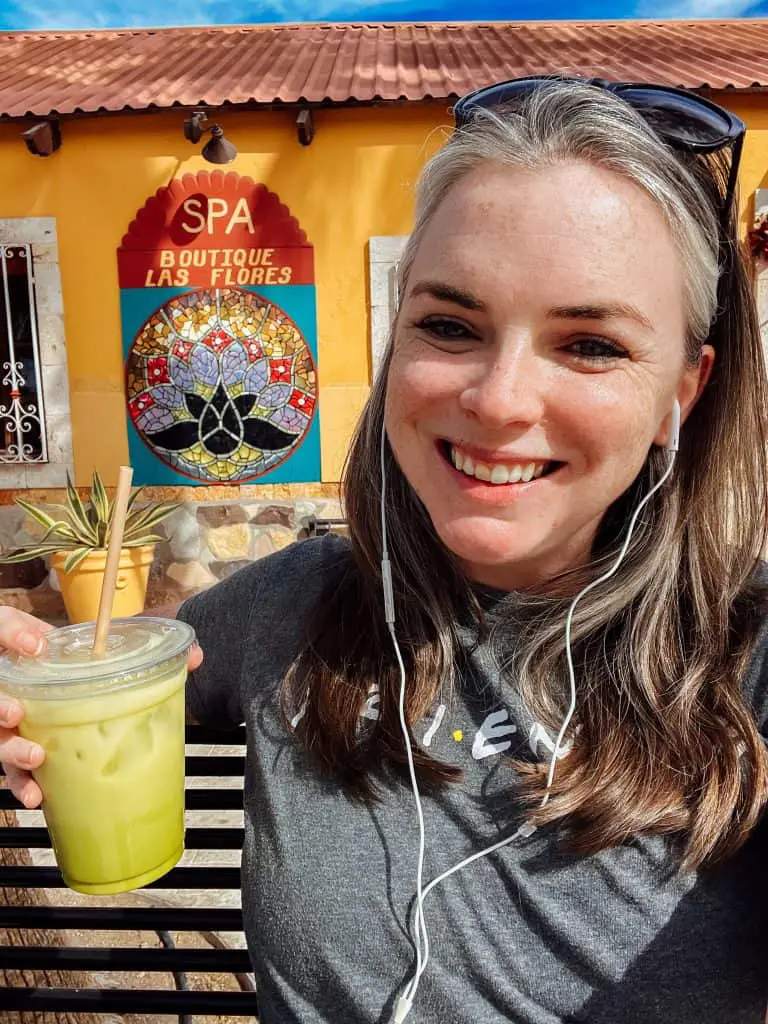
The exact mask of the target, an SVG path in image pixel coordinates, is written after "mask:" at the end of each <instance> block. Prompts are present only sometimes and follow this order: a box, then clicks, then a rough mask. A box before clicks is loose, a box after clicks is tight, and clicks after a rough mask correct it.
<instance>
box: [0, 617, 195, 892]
mask: <svg viewBox="0 0 768 1024" xmlns="http://www.w3.org/2000/svg"><path fill="white" fill-rule="evenodd" d="M93 629H94V626H93V623H86V624H84V625H78V626H67V627H65V628H64V629H58V630H54V631H53V632H51V633H49V634H48V635H47V644H46V650H45V652H44V654H43V655H42V656H41V657H39V658H25V657H21V656H17V655H6V656H4V657H1V658H0V690H3V691H5V692H7V693H9V694H11V695H12V696H13V697H15V698H16V699H18V700H19V701H20V702H21V703H22V704H23V706H24V719H23V721H22V723H21V726H20V729H19V731H20V732H21V734H22V735H23V736H25V737H26V738H27V739H30V740H33V741H34V742H35V743H39V744H40V746H41V747H42V748H43V750H45V753H46V759H45V762H44V763H43V764H42V765H41V767H40V768H38V769H37V771H36V772H35V773H34V774H35V778H36V780H37V782H38V783H39V785H40V788H41V789H42V791H43V812H44V814H45V820H46V823H47V825H48V830H49V832H50V835H51V841H52V843H53V849H54V852H55V854H56V861H57V863H58V865H59V867H60V868H61V873H62V875H63V877H64V881H65V882H66V884H67V885H68V886H70V888H72V889H77V890H78V891H79V892H85V893H92V894H104V893H117V892H127V891H128V890H130V889H136V888H138V887H139V886H142V885H146V884H147V883H148V882H151V881H153V880H154V879H156V878H159V877H160V876H161V875H164V874H165V873H166V872H167V871H169V870H170V869H171V868H172V867H173V866H174V864H176V862H177V861H178V860H179V858H180V856H181V854H182V852H183V849H184V684H185V681H186V676H187V651H188V650H189V647H190V645H191V643H192V641H193V640H194V633H193V631H192V629H191V628H190V627H189V626H187V625H186V624H185V623H182V622H176V621H174V620H171V619H154V618H148V617H147V618H137V619H116V620H114V621H113V622H112V623H111V624H110V630H109V638H108V641H107V651H106V654H105V655H104V656H102V657H98V658H95V657H93V655H92V654H91V644H92V642H93Z"/></svg>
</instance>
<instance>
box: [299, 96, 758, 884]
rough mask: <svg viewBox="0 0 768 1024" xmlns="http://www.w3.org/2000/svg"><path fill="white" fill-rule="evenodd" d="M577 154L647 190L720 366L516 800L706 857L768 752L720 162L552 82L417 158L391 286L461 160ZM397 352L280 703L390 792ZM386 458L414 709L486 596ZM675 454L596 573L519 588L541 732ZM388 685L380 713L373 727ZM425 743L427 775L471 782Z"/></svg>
mask: <svg viewBox="0 0 768 1024" xmlns="http://www.w3.org/2000/svg"><path fill="white" fill-rule="evenodd" d="M563 159H581V160H587V161H589V162H592V163H596V164H599V165H601V166H604V167H607V168H609V169H611V170H613V171H615V172H617V173H619V174H622V175H623V176H624V177H626V178H628V179H629V180H631V181H633V182H635V183H636V184H637V185H638V186H639V187H640V188H643V189H644V190H645V191H646V192H648V193H649V194H650V195H651V196H652V197H653V198H654V199H655V201H656V202H657V203H658V205H659V207H660V209H661V211H662V213H663V214H664V216H665V218H666V219H667V222H668V224H669V226H670V229H671V230H672V231H673V237H674V238H675V240H676V243H677V245H678V248H679V251H680V256H681V259H682V260H683V265H684V267H685V268H686V273H687V282H686V303H687V307H688V339H687V345H688V351H687V357H688V359H689V360H690V361H692V362H696V361H697V360H698V358H699V351H700V347H701V345H702V344H703V343H704V342H705V341H709V343H710V344H712V345H713V346H714V348H715V350H716V359H715V368H714V372H713V374H712V377H711V379H710V381H709V383H708V385H707V387H706V388H705V389H704V392H703V394H702V395H701V397H700V399H699V401H698V403H697V404H696V406H695V407H694V409H693V411H692V412H691V414H690V416H689V418H688V420H687V421H686V423H685V425H684V428H683V432H682V440H681V446H680V452H679V455H678V457H677V461H676V465H675V468H674V471H673V474H672V477H671V478H670V480H669V481H668V482H667V484H666V485H665V486H664V488H662V490H661V491H660V492H657V494H656V495H655V496H654V499H653V500H652V501H651V502H650V503H649V505H648V506H647V507H646V513H647V514H646V515H644V517H643V519H642V522H641V523H640V524H639V525H638V528H637V530H636V533H635V535H634V537H633V540H632V544H631V547H630V549H629V552H628V555H627V557H626V559H625V561H624V562H623V564H622V567H621V570H620V571H619V573H618V574H617V575H616V576H615V577H614V578H613V579H612V580H610V581H608V582H606V583H604V584H602V585H601V586H600V587H598V588H596V589H595V590H594V591H593V592H591V593H590V594H589V595H588V596H587V597H585V599H584V600H583V601H582V602H581V603H580V605H579V606H578V608H577V611H576V614H575V616H574V621H573V629H572V649H573V654H574V662H575V664H576V666H577V686H578V707H577V714H576V718H575V719H574V723H573V724H574V728H573V729H572V732H571V736H570V741H571V744H570V749H569V753H568V755H567V756H566V757H564V758H563V760H562V761H561V762H560V764H559V765H558V770H557V772H556V774H555V779H554V784H553V788H552V790H551V793H550V798H549V800H548V802H547V803H546V805H545V806H544V807H541V806H540V804H541V800H542V796H543V793H544V787H545V782H546V769H547V766H546V765H541V764H539V765H531V764H527V763H523V762H520V763H518V762H513V765H512V766H513V768H515V769H516V772H517V775H516V779H517V783H516V790H515V793H514V797H515V798H516V799H519V800H522V801H523V802H524V803H525V804H527V805H528V806H529V807H530V808H531V811H530V816H531V817H532V819H533V821H534V822H535V823H536V824H538V825H543V824H546V823H550V822H558V823H560V824H561V825H562V826H563V827H564V829H565V831H566V832H567V833H568V835H569V840H570V844H571V847H572V848H573V849H574V850H576V851H579V852H583V853H591V852H596V851H598V850H600V849H603V848H605V847H609V846H613V845H616V844H618V843H621V842H622V841H624V840H626V839H628V838H629V837H631V836H633V835H636V834H641V833H646V834H667V835H672V836H674V837H675V838H676V839H677V840H679V842H680V844H681V847H682V848H681V863H682V864H683V865H684V866H685V867H687V868H695V867H697V866H699V865H701V864H703V863H706V862H714V861H716V860H718V859H722V858H723V857H725V856H727V855H729V854H731V853H733V852H734V851H735V850H737V849H738V847H739V846H740V845H741V844H742V843H743V842H744V841H745V839H746V838H747V836H748V835H749V833H750V831H751V829H752V828H753V827H754V826H755V824H756V822H757V820H758V817H759V815H760V812H761V810H762V808H763V806H764V803H765V801H766V797H767V796H768V756H767V755H766V751H765V748H764V746H763V744H762V742H761V740H760V736H759V734H758V730H757V727H756V724H755V721H754V718H753V715H752V713H751V711H750V709H749V708H748V707H747V705H746V703H745V701H744V698H743V696H742V693H741V679H742V677H743V675H744V672H745V669H746V666H747V663H748V660H749V656H750V653H751V651H752V648H753V646H754V642H755V637H756V634H757V630H758V627H759V624H760V621H761V618H762V615H763V612H764V609H765V600H764V596H763V590H762V588H761V587H760V586H759V585H758V584H757V582H756V581H755V570H756V567H757V564H758V560H759V557H760V554H761V552H762V550H763V547H764V544H765V540H766V500H765V499H766V494H767V493H768V486H767V485H768V465H767V462H766V442H767V441H768V430H767V429H766V419H765V416H766V412H765V410H766V385H765V370H764V365H763V354H762V345H761V341H760V333H759V327H758V323H757V318H756V312H755V307H754V301H753V297H752V293H751V287H750V281H749V277H748V270H747V265H746V262H745V258H744V256H743V254H742V252H741V250H740V248H739V242H738V234H737V221H736V214H735V212H732V213H731V216H730V219H729V223H728V224H727V225H725V226H723V225H720V226H719V225H718V210H719V206H720V205H721V204H722V198H723V182H724V173H725V171H726V170H727V166H726V164H725V162H724V161H723V160H721V159H712V158H709V159H702V158H697V157H693V156H690V157H685V156H681V155H679V154H674V153H672V152H671V150H669V149H668V147H667V146H666V145H665V144H664V143H663V142H661V140H660V139H659V137H658V136H657V135H656V134H655V133H654V132H653V131H651V130H650V129H649V127H648V124H647V123H646V122H645V121H644V120H643V119H642V118H641V117H640V116H639V115H638V114H637V113H636V112H635V111H633V110H632V109H631V108H630V107H629V106H628V105H627V104H625V103H623V102H622V101H621V100H619V99H617V98H615V97H613V96H609V95H606V94H605V93H604V92H602V91H598V90H596V89H594V88H592V87H589V86H586V85H581V84H573V83H557V84H551V85H550V86H548V87H546V88H542V89H540V90H538V91H537V92H536V93H534V94H532V95H531V96H530V97H529V98H527V99H526V100H525V101H524V102H523V103H522V104H519V105H518V106H517V107H515V108H514V109H513V108H507V109H505V110H503V111H484V112H481V114H480V115H479V116H478V118H477V120H476V121H475V122H474V123H473V124H472V125H471V126H470V127H468V128H467V129H465V130H463V131H461V132H457V133H455V134H454V135H453V137H452V138H451V139H450V141H449V142H448V143H447V145H446V146H445V147H443V149H442V150H441V151H440V152H439V153H437V154H436V156H435V157H433V158H432V160H431V161H430V162H429V164H428V165H427V166H426V167H425V169H424V171H423V172H422V177H421V179H420V184H419V190H418V196H417V211H416V223H415V228H414V232H413V234H412V236H411V237H410V240H409V243H408V246H407V248H406V252H405V255H404V258H403V261H402V264H401V266H400V293H401V294H404V293H405V290H406V289H407V286H408V276H409V272H410V267H411V265H412V263H413V258H414V255H415V252H416V250H417V248H418V245H419V241H420V238H421V236H422V235H423V232H424V230H425V227H426V225H428V224H429V222H430V219H431V217H432V215H433V214H434V211H435V209H436V208H437V206H438V205H439V203H440V202H441V201H442V198H443V197H444V196H445V194H446V193H447V192H448V191H449V189H450V188H451V187H452V186H453V185H454V184H455V183H456V181H458V180H460V179H461V177H462V176H463V175H464V174H466V173H468V172H469V171H470V170H472V169H473V168H474V167H475V166H477V165H478V164H479V163H482V162H483V161H486V160H494V161H496V162H499V163H504V164H507V165H511V166H527V167H541V166H546V165H547V164H548V163H553V162H556V161H559V160H563ZM396 326H397V325H396V323H395V324H394V325H393V335H392V336H393V338H394V336H395V333H396ZM391 350H392V340H390V347H389V353H388V356H387V359H386V360H385V364H384V367H383V369H382V371H381V372H380V374H379V375H378V377H377V379H376V381H375V382H374V387H373V390H372V393H371V396H370V399H369V401H368V404H367V406H366V408H365V411H364V413H363V416H362V418H361V421H360V424H359V426H358V429H357V432H356V435H355V438H354V442H353V445H352V448H351V452H350V456H349V459H348V462H347V466H346V469H345V474H344V481H343V490H344V496H345V503H346V513H347V518H348V521H349V528H350V535H351V553H350V558H349V560H348V562H347V563H346V565H345V567H344V568H343V569H342V570H341V571H340V573H339V574H338V575H337V576H336V577H335V578H334V580H333V583H332V587H330V589H329V592H328V594H327V599H326V600H324V601H323V602H322V605H321V606H320V607H319V608H318V609H317V611H316V614H315V616H314V619H313V621H312V623H311V627H310V628H311V631H312V632H311V635H312V642H311V644H310V645H309V646H308V647H307V649H306V650H304V651H303V652H302V653H301V654H300V655H299V657H298V658H297V660H296V662H295V663H294V665H293V666H292V667H291V670H290V672H289V673H288V676H287V678H286V681H285V687H284V690H283V694H284V697H285V701H286V708H291V709H292V711H295V709H296V706H297V705H302V706H304V708H305V712H304V715H303V717H302V719H301V722H300V724H299V726H298V730H297V733H298V736H299V737H300V739H301V740H302V741H303V743H304V744H305V745H306V747H307V749H308V750H309V751H310V752H311V754H312V756H313V757H314V759H315V761H316V763H317V764H318V765H319V766H320V767H321V768H322V769H323V770H325V771H327V772H329V773H331V774H332V775H334V776H335V777H336V778H338V779H339V780H340V782H341V783H342V784H343V785H344V786H345V787H346V789H347V790H348V792H349V793H350V794H351V795H352V796H353V797H358V798H363V799H366V798H370V797H371V796H372V795H374V794H375V793H376V792H377V790H378V784H379V782H380V780H381V779H382V777H383V774H386V773H387V771H391V770H392V769H394V770H395V771H396V772H400V773H402V771H403V765H404V764H405V761H406V752H405V744H404V741H403V737H402V735H401V730H400V723H399V717H398V701H399V689H400V676H399V672H398V669H397V665H396V664H395V661H394V657H393V652H392V645H391V639H390V636H389V633H388V631H387V627H386V624H385V622H384V616H383V601H382V588H381V572H380V559H381V526H380V510H379V495H380V490H381V472H380V467H379V455H380V449H379V446H380V441H381V435H382V430H383V423H384V406H385V396H386V388H387V373H388V366H389V359H390V356H391ZM384 457H385V465H386V474H387V490H386V494H387V503H386V515H387V524H388V536H389V546H390V558H391V562H392V571H393V582H394V591H395V602H396V608H397V630H398V637H399V640H400V643H401V647H402V649H403V654H404V658H405V662H406V669H407V679H408V687H407V694H406V715H407V720H408V721H409V722H410V723H412V722H414V721H416V720H417V719H418V718H419V717H421V716H422V715H423V714H425V713H426V712H427V711H428V710H429V709H430V708H431V707H432V706H433V703H434V701H435V700H436V698H437V697H438V695H439V694H440V692H441V690H442V689H443V688H444V687H449V686H451V685H452V672H453V664H454V659H455V654H456V650H457V645H458V640H457V635H456V627H457V623H458V622H459V621H460V620H461V619H462V618H466V617H467V616H474V617H477V616H478V615H479V614H480V609H479V606H478V602H477V598H476V597H475V591H474V590H473V588H472V586H471V583H470V581H468V580H467V579H466V578H465V576H464V575H463V573H462V572H461V570H460V568H459V566H458V564H457V561H456V559H455V558H454V557H453V555H452V554H451V552H450V551H448V550H447V549H446V548H445V547H444V546H443V544H442V543H441V541H440V540H439V538H438V537H437V535H436V533H435V530H434V528H433V527H432V524H431V521H430V519H429V516H428V514H427V511H426V509H425V508H424V506H423V505H422V504H421V502H420V501H419V499H418V498H417V496H416V495H415V493H414V491H413V490H412V488H411V486H410V484H409V483H408V481H407V480H406V478H405V477H404V475H403V473H402V472H401V471H400V469H399V467H398V465H397V463H396V461H395V459H394V457H393V455H392V452H391V450H390V449H389V446H388V445H387V446H386V448H385V453H384ZM665 458H666V455H665V453H663V452H662V451H660V450H658V449H653V450H652V451H651V452H650V453H649V455H648V459H647V461H646V463H645V466H644V467H643V469H642V471H641V473H640V475H639V476H638V478H637V480H636V481H635V482H634V484H633V485H632V486H631V487H630V488H629V490H628V491H627V492H626V493H625V494H624V495H622V497H621V498H619V499H618V501H616V502H615V503H614V504H613V505H612V506H611V507H610V508H608V509H607V511H606V513H605V516H604V518H603V522H602V524H601V528H600V530H599V533H598V536H597V538H596V542H595V545H594V549H593V558H592V561H591V563H590V564H589V565H588V566H586V567H584V568H580V569H578V570H571V571H569V572H567V573H564V574H562V575H561V576H559V577H558V578H556V579H554V580H551V581H549V582H548V584H547V592H546V594H542V593H533V592H531V593H518V594H516V595H514V598H515V599H514V601H511V602H510V607H509V612H508V615H507V619H506V621H505V620H504V618H503V617H502V620H501V622H500V623H497V625H496V626H495V628H494V634H493V636H492V638H491V639H492V642H493V644H494V646H495V649H496V652H497V656H498V657H499V658H500V661H501V664H502V666H503V672H504V675H505V678H508V679H509V680H510V683H511V684H512V685H514V686H515V687H516V688H517V689H518V690H519V692H520V693H521V695H522V696H523V698H524V699H525V701H526V702H527V704H528V706H529V708H530V709H531V711H532V713H533V714H534V715H536V716H537V717H538V718H540V719H541V720H542V721H543V722H544V723H545V724H547V725H548V726H549V727H550V728H553V729H555V730H556V729H557V728H558V727H559V725H560V722H561V721H562V718H563V714H564V709H565V707H566V705H567V701H566V680H567V675H566V659H565V643H564V620H565V614H566V609H567V607H568V604H569V601H570V597H571V596H572V595H573V593H575V592H576V591H577V590H579V589H581V588H582V587H583V586H584V585H585V584H586V583H587V582H589V581H590V580H592V579H594V578H595V576H596V575H597V573H598V572H599V571H600V570H603V569H604V568H605V567H606V566H607V565H608V564H609V563H610V562H612V561H613V559H614V558H615V555H616V553H617V550H618V547H619V545H620V543H621V541H622V539H623V530H624V528H625V524H626V522H627V520H628V517H629V515H630V513H631V511H632V510H633V509H634V508H635V507H636V505H637V504H638V502H639V500H640V498H641V497H642V496H644V495H645V494H647V493H648V490H649V489H650V487H651V486H652V484H653V482H654V481H655V480H657V479H658V478H659V475H660V473H661V472H662V471H663V468H664V465H665V462H664V460H665ZM606 651H609V652H610V654H609V656H606ZM374 684H375V685H377V686H378V688H379V695H380V706H379V717H378V720H377V722H376V723H375V725H374V726H373V727H372V728H371V729H369V730H366V732H365V733H361V730H360V714H361V711H362V709H363V707H364V704H365V701H366V698H367V696H368V694H369V692H370V690H371V687H372V686H373V685H374ZM415 749H416V767H417V772H418V775H419V778H420V781H421V784H422V785H426V786H434V785H442V784H446V783H447V782H449V781H451V780H455V779H456V778H457V777H458V776H459V774H460V773H458V771H457V769H455V768H453V767H452V766H450V765H445V764H441V763H440V762H438V761H436V760H435V759H434V758H432V757H430V756H429V755H428V754H427V753H426V752H425V751H423V750H418V748H415Z"/></svg>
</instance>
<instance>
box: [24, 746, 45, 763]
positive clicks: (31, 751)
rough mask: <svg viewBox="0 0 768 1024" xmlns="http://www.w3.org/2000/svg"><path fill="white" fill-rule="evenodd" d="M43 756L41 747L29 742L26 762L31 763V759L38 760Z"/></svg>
mask: <svg viewBox="0 0 768 1024" xmlns="http://www.w3.org/2000/svg"><path fill="white" fill-rule="evenodd" d="M42 756H43V748H42V747H38V745H37V744H36V743H31V744H30V745H29V748H28V750H27V763H28V764H32V762H33V761H37V760H39V759H40V758H41V757H42Z"/></svg>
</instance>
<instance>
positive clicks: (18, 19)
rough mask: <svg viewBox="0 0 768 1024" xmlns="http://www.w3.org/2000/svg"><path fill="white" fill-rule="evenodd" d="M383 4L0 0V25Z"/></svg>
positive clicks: (263, 14)
mask: <svg viewBox="0 0 768 1024" xmlns="http://www.w3.org/2000/svg"><path fill="white" fill-rule="evenodd" d="M385 4H386V0H384V3H382V0H353V4H352V3H350V2H349V0H315V2H313V3H309V2H308V0H267V2H266V3H264V2H261V3H259V4H258V6H255V5H254V4H252V3H248V2H247V0H241V2H240V3H237V2H235V3H231V4H226V5H225V4H224V3H223V2H222V0H163V2H162V3H157V2H156V0H124V2H123V0H104V2H102V0H81V2H80V3H79V4H78V5H77V7H75V5H74V4H72V3H71V2H67V0H46V2H43V0H11V2H10V3H8V2H7V0H6V2H3V0H0V24H3V25H5V27H7V28H12V29H28V30H42V31H45V30H52V29H89V28H91V29H98V28H139V27H161V26H171V25H216V24H242V23H256V22H259V23H265V22H266V23H270V22H272V23H275V22H302V21H303V22H306V21H326V20H333V19H334V18H335V17H338V18H343V19H344V20H348V19H349V17H350V9H354V10H355V11H356V12H357V11H359V12H360V15H359V16H362V17H365V13H364V12H365V11H366V10H367V9H369V8H371V7H376V8H378V9H379V10H380V9H381V7H382V6H385ZM386 6H389V5H388V4H386ZM409 6H410V3H409V2H408V0H401V2H397V0H395V2H394V3H392V4H391V7H392V10H393V12H394V11H395V10H397V9H401V10H402V9H403V8H405V9H406V11H407V8H408V7H409ZM356 17H357V16H356Z"/></svg>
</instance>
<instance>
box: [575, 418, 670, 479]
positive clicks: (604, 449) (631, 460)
mask: <svg viewBox="0 0 768 1024" xmlns="http://www.w3.org/2000/svg"><path fill="white" fill-rule="evenodd" d="M560 413H561V418H560V425H561V429H562V431H563V434H562V436H563V437H564V438H565V439H566V445H567V446H569V447H570V448H571V450H572V451H573V453H574V456H575V457H576V458H578V459H579V461H580V462H581V463H582V465H583V466H584V467H585V468H586V469H595V470H598V471H599V470H602V471H604V472H607V473H609V474H610V476H611V477H612V478H615V479H617V480H619V481H620V482H621V483H622V484H623V485H627V486H628V485H629V483H631V481H632V480H633V479H634V478H635V476H636V475H637V472H638V471H639V469H640V467H641V466H642V464H643V462H644V461H645V458H646V456H647V454H648V449H649V447H650V443H651V438H650V435H649V424H648V423H647V422H646V421H645V419H644V417H642V416H640V415H639V414H638V411H637V410H636V409H634V408H633V406H632V403H631V402H625V403H615V402H611V403H610V404H608V403H606V404H602V403H588V404H587V403H584V404H582V403H574V404H573V405H570V406H567V407H562V406H561V409H560Z"/></svg>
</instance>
